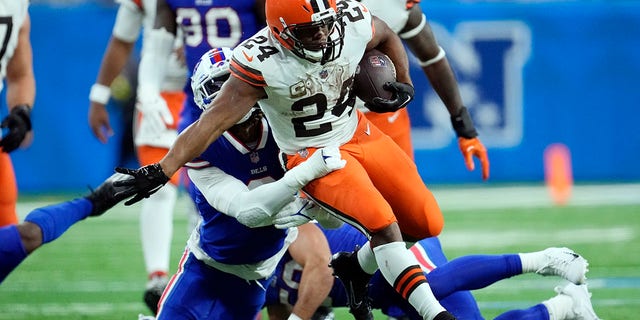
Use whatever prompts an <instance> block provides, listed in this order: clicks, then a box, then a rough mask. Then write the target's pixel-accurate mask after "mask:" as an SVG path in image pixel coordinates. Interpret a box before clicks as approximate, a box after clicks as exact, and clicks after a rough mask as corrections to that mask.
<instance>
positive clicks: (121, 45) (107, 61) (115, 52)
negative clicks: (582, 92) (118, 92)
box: [96, 38, 133, 86]
mask: <svg viewBox="0 0 640 320" xmlns="http://www.w3.org/2000/svg"><path fill="white" fill-rule="evenodd" d="M132 51H133V43H128V42H124V41H122V40H119V39H117V38H111V40H110V41H109V44H108V45H107V50H106V52H105V54H104V56H103V57H102V63H101V65H100V70H99V71H98V77H97V79H96V83H99V84H102V85H105V86H111V83H112V82H113V80H114V79H115V78H116V77H117V76H118V75H119V74H120V73H121V72H122V69H123V68H124V66H125V65H126V64H127V61H128V59H129V55H130V54H131V52H132Z"/></svg>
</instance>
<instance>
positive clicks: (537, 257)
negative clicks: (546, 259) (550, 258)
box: [518, 251, 543, 273]
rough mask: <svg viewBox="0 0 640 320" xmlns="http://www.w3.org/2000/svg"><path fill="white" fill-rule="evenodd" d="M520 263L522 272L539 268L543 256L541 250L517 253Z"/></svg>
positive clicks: (534, 270)
mask: <svg viewBox="0 0 640 320" xmlns="http://www.w3.org/2000/svg"><path fill="white" fill-rule="evenodd" d="M518 256H520V263H521V264H522V273H530V272H536V271H538V269H540V261H541V260H542V258H543V254H542V251H536V252H528V253H518Z"/></svg>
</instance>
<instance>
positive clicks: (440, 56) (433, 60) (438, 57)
mask: <svg viewBox="0 0 640 320" xmlns="http://www.w3.org/2000/svg"><path fill="white" fill-rule="evenodd" d="M438 49H440V50H439V51H438V54H437V55H436V56H435V57H433V58H431V59H429V60H427V61H420V62H419V63H418V64H419V65H420V66H421V67H423V68H424V67H428V66H430V65H432V64H434V63H436V62H438V61H440V60H442V59H444V56H445V55H446V53H445V52H444V49H442V47H441V46H438Z"/></svg>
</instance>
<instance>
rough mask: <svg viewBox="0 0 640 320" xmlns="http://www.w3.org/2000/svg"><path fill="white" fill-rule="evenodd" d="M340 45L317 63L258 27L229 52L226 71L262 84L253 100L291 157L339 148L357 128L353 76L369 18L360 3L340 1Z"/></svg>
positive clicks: (368, 36) (370, 32) (368, 32)
mask: <svg viewBox="0 0 640 320" xmlns="http://www.w3.org/2000/svg"><path fill="white" fill-rule="evenodd" d="M339 5H342V6H343V9H342V10H343V12H344V13H345V15H344V17H343V22H344V23H345V31H344V44H343V46H342V52H341V54H340V56H339V57H338V58H337V59H335V60H334V61H331V62H327V63H326V64H324V65H322V64H320V63H313V62H310V61H308V60H305V59H303V58H300V57H298V56H296V55H295V54H294V53H293V52H292V51H290V50H289V49H287V48H285V47H283V46H282V45H281V43H280V42H279V41H278V40H277V39H276V38H275V37H274V36H273V35H272V34H271V32H270V31H269V30H268V28H264V29H262V30H261V31H259V32H258V33H256V34H255V35H254V36H252V37H251V38H249V39H247V40H246V41H244V42H243V43H241V44H240V45H239V46H238V47H236V49H235V50H234V52H233V61H232V63H231V73H232V74H233V75H234V76H235V77H238V78H239V79H241V80H243V81H245V82H247V83H249V84H252V85H255V86H262V87H264V90H265V91H266V93H267V96H268V97H267V98H265V99H262V100H260V101H259V104H260V107H261V108H262V111H263V112H264V114H265V116H266V117H267V119H268V120H269V123H270V125H271V128H272V130H273V135H274V138H275V140H276V142H277V143H278V146H279V147H280V149H281V150H282V151H283V152H285V153H287V154H294V153H296V152H297V151H300V150H303V149H305V148H307V147H324V146H327V145H335V144H338V145H342V144H344V143H346V142H348V141H349V140H351V138H352V136H353V133H354V132H355V129H356V126H357V124H358V119H357V116H356V112H355V110H354V108H353V99H348V98H349V96H350V95H351V94H350V91H351V88H352V84H353V76H354V74H355V71H356V68H357V66H358V62H359V61H360V58H361V57H362V55H363V54H364V50H365V48H366V45H367V43H368V42H369V41H370V40H371V38H372V37H373V27H372V21H371V19H372V18H371V14H370V13H369V11H368V10H367V9H366V8H365V7H363V6H362V5H361V4H360V3H357V2H354V1H343V2H341V3H340V4H339Z"/></svg>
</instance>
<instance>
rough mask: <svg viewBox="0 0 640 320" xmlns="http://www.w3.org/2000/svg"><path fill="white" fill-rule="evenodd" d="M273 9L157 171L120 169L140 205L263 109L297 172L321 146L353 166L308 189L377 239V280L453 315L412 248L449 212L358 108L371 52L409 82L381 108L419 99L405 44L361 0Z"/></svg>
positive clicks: (368, 258) (309, 0)
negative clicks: (359, 82) (360, 75)
mask: <svg viewBox="0 0 640 320" xmlns="http://www.w3.org/2000/svg"><path fill="white" fill-rule="evenodd" d="M265 13H266V20H267V27H266V28H264V29H262V30H260V31H259V32H258V33H256V34H255V35H253V36H252V37H250V38H249V39H247V40H245V41H243V42H242V43H241V44H240V45H239V46H238V47H236V48H235V49H234V55H233V60H232V62H231V74H232V77H230V78H229V80H227V81H226V82H225V83H224V85H223V86H222V88H221V90H220V92H219V93H218V95H217V96H216V97H215V99H214V100H213V101H212V103H211V105H210V107H209V108H208V109H207V111H205V112H203V114H202V116H201V117H200V118H199V119H198V120H197V121H196V122H194V123H193V124H192V125H190V126H189V127H188V128H187V129H185V130H184V131H183V132H182V133H181V134H180V135H179V136H178V139H177V140H176V142H175V143H174V144H173V146H172V147H171V149H170V150H169V153H167V155H166V156H165V157H164V158H163V159H162V160H160V162H159V163H157V164H153V165H149V166H145V167H141V168H139V169H137V170H128V169H124V168H120V169H118V171H120V172H123V173H129V174H131V175H132V178H131V179H130V180H129V181H128V182H127V183H129V184H132V185H135V186H136V187H137V188H138V190H139V193H138V195H137V196H136V197H134V199H132V201H130V202H129V204H131V203H133V202H135V201H137V200H140V199H142V198H144V197H146V196H149V195H150V194H152V193H153V192H155V191H156V190H157V189H158V188H159V187H161V186H162V185H163V184H164V183H165V182H166V181H167V179H168V178H167V177H169V176H171V175H173V174H174V173H175V172H176V171H177V170H178V169H179V168H180V167H182V166H183V165H184V164H185V163H187V162H188V161H191V160H192V159H193V158H194V157H196V156H197V155H199V154H201V153H202V152H203V151H205V149H206V148H207V146H208V145H209V144H211V143H212V142H213V141H216V139H218V137H220V136H221V135H222V134H223V132H224V131H225V130H227V129H228V128H230V127H231V126H232V125H234V124H235V123H236V122H237V121H238V120H240V119H242V117H243V116H244V115H245V114H246V113H247V112H248V111H249V110H250V109H251V108H253V106H254V105H255V104H256V103H259V105H260V107H261V109H262V111H263V112H264V115H265V117H266V118H267V119H268V120H269V123H270V125H271V127H272V130H273V135H274V138H275V141H276V142H277V143H278V147H279V148H280V150H281V152H282V158H281V159H283V160H284V162H285V163H286V167H287V169H289V170H291V169H294V168H295V167H296V166H299V165H303V164H304V163H305V162H306V161H308V160H307V159H312V158H313V154H314V153H315V152H316V151H317V150H318V149H319V148H322V147H327V146H330V145H335V144H338V145H339V146H340V153H341V157H342V158H343V159H345V160H346V162H347V165H346V167H345V168H344V169H343V170H339V171H335V172H332V173H331V174H329V175H327V176H324V177H322V178H319V179H315V180H313V181H311V182H310V183H309V184H307V185H306V186H305V188H304V191H305V193H306V194H307V195H308V196H309V197H311V198H313V199H314V200H315V201H317V202H318V203H320V204H322V206H323V207H325V208H327V209H329V210H331V211H332V213H334V214H335V215H337V216H339V217H341V218H342V219H343V220H345V221H347V222H349V223H351V224H353V225H354V226H357V228H358V229H359V230H361V231H362V232H365V233H366V234H368V235H369V236H370V237H371V242H370V243H368V244H367V245H364V246H363V248H362V249H364V250H362V249H361V250H359V251H358V258H359V260H360V261H361V262H362V265H364V266H365V268H366V270H367V271H370V272H371V273H373V270H377V269H378V266H379V267H380V271H381V272H382V274H383V275H384V277H385V279H386V280H387V281H388V282H389V283H392V284H394V287H395V289H396V290H397V291H398V292H399V293H400V294H401V295H402V296H403V298H404V299H406V300H408V301H409V302H410V303H411V305H412V306H413V307H414V308H415V309H416V310H418V312H419V313H420V315H421V316H423V317H424V318H425V319H436V320H443V319H454V317H453V316H452V315H451V314H450V313H449V312H447V311H446V310H445V309H444V308H443V307H442V306H441V305H440V303H439V302H438V301H437V300H436V299H435V297H434V296H433V293H432V292H431V289H430V286H429V284H428V283H427V281H426V278H425V277H424V275H423V274H422V271H421V270H420V267H419V266H418V262H417V261H416V258H415V256H413V255H412V254H411V253H410V252H409V251H408V250H407V249H406V247H405V243H404V241H403V240H408V241H417V240H419V239H423V238H426V237H431V236H436V235H438V234H439V233H440V231H441V230H442V227H443V217H442V213H441V211H440V208H439V207H438V204H437V202H436V200H435V198H434V196H433V194H432V193H431V192H430V191H429V190H428V189H427V187H426V186H425V185H424V183H423V182H422V179H421V177H420V175H419V173H418V171H417V168H416V166H415V164H414V163H413V162H412V161H411V158H409V157H408V156H407V155H406V154H405V153H404V152H403V151H402V149H400V148H399V147H398V146H397V145H396V144H395V143H394V142H393V140H391V139H390V138H389V137H388V136H386V135H385V134H383V133H382V132H381V131H380V130H379V129H377V128H376V127H375V126H373V125H371V124H370V122H369V121H368V120H367V119H366V117H365V116H364V115H363V114H362V113H361V112H358V111H356V110H354V102H355V96H354V95H353V93H352V92H351V88H352V83H353V77H354V73H355V70H356V67H357V65H358V62H359V60H360V58H361V57H362V55H363V54H364V52H365V51H366V50H367V49H372V48H377V49H379V50H380V51H382V52H384V53H385V54H387V56H389V57H390V58H391V60H392V61H393V63H394V65H395V67H396V70H397V73H398V76H397V78H398V81H397V82H393V83H389V84H388V85H387V87H388V89H389V90H391V91H393V93H394V94H393V96H392V98H391V99H387V100H385V99H377V100H375V104H374V105H372V106H371V107H374V108H376V109H378V110H388V111H395V110H398V109H400V108H403V107H404V106H406V104H407V103H409V101H411V99H412V97H413V94H414V91H413V86H412V85H411V79H410V77H409V71H408V69H409V68H408V58H407V55H406V52H405V51H404V47H403V45H402V42H401V40H400V38H399V37H398V36H397V35H396V34H395V33H394V32H393V30H391V29H390V28H389V27H388V26H387V25H386V23H384V22H383V21H382V20H380V19H378V18H375V17H373V16H372V15H371V13H370V12H369V11H368V9H367V8H366V7H364V6H363V5H361V4H359V3H357V2H354V1H340V2H338V3H337V2H336V1H335V0H289V1H285V0H266V3H265ZM156 26H157V24H156ZM155 31H157V39H156V40H155V41H158V42H159V43H160V42H164V43H171V42H172V41H173V34H172V33H171V32H166V31H164V30H163V29H156V30H155ZM163 31H164V32H163ZM160 47H166V45H165V46H158V48H160ZM167 49H168V48H166V49H165V50H164V51H163V52H159V51H156V54H157V56H158V57H161V56H164V57H166V56H167V55H168V53H169V50H167ZM332 263H333V262H332ZM335 271H336V273H337V274H339V273H340V272H339V271H338V270H335ZM345 280H346V279H345ZM347 281H348V280H347ZM346 287H347V288H351V287H354V286H351V285H350V284H347V285H346ZM351 293H352V294H353V296H354V297H356V298H355V299H353V301H352V302H353V306H354V307H356V308H353V310H355V311H356V312H360V311H362V312H363V313H365V314H370V310H367V308H366V307H365V308H364V309H359V310H358V308H357V307H359V306H361V305H363V304H362V303H361V302H362V300H363V299H364V294H366V293H363V292H351Z"/></svg>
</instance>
